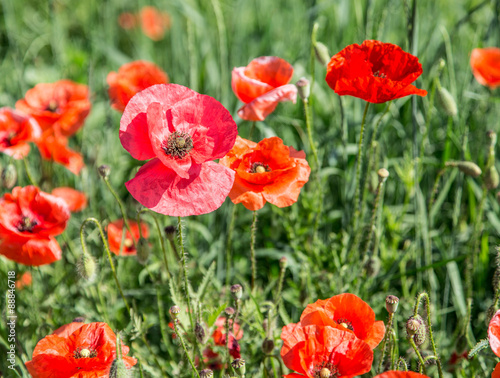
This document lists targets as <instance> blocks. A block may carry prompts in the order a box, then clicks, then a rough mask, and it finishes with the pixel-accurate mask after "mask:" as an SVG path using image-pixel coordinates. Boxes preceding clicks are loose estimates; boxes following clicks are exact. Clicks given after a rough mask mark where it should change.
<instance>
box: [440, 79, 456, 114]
mask: <svg viewBox="0 0 500 378" xmlns="http://www.w3.org/2000/svg"><path fill="white" fill-rule="evenodd" d="M437 100H438V103H439V105H440V106H441V107H442V108H443V110H444V112H445V113H446V114H448V115H449V116H450V117H455V116H456V115H457V114H458V109H457V103H456V102H455V99H454V98H453V96H452V95H451V93H450V92H448V90H447V89H446V88H443V87H441V86H439V87H438V89H437Z"/></svg>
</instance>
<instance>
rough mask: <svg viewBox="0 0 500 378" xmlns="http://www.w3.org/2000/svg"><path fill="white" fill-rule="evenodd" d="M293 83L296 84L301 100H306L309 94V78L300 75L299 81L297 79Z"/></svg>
mask: <svg viewBox="0 0 500 378" xmlns="http://www.w3.org/2000/svg"><path fill="white" fill-rule="evenodd" d="M295 85H296V86H297V92H298V93H299V96H300V98H301V99H302V100H303V101H307V99H308V98H309V95H310V94H311V85H310V83H309V80H307V79H306V78H305V77H302V78H301V79H300V80H299V81H297V83H295Z"/></svg>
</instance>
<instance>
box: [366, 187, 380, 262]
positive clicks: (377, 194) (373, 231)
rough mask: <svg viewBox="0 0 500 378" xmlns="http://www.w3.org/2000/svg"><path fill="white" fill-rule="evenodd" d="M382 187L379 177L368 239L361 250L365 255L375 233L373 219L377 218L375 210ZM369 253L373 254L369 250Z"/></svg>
mask: <svg viewBox="0 0 500 378" xmlns="http://www.w3.org/2000/svg"><path fill="white" fill-rule="evenodd" d="M383 187H384V181H382V180H380V179H379V182H378V185H377V192H376V194H375V204H374V205H373V211H372V217H371V220H370V228H369V234H368V240H367V241H366V244H365V248H364V251H363V256H366V255H367V253H368V251H369V250H370V247H371V246H372V244H373V238H374V235H375V219H376V218H377V210H378V204H379V202H380V197H381V193H382V191H383V190H382V189H383ZM370 254H373V253H372V252H370Z"/></svg>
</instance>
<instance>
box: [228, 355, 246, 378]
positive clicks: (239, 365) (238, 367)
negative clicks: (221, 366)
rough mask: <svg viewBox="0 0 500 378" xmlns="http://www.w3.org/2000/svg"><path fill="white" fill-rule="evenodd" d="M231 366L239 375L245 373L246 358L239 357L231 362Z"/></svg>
mask: <svg viewBox="0 0 500 378" xmlns="http://www.w3.org/2000/svg"><path fill="white" fill-rule="evenodd" d="M231 366H232V368H233V369H234V371H235V372H236V373H238V374H239V375H245V370H246V369H245V360H244V359H242V358H237V359H235V360H233V362H231Z"/></svg>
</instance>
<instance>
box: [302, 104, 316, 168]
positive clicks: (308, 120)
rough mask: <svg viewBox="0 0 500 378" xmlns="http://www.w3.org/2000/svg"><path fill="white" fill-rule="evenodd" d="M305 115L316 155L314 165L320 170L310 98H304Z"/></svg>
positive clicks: (314, 155)
mask: <svg viewBox="0 0 500 378" xmlns="http://www.w3.org/2000/svg"><path fill="white" fill-rule="evenodd" d="M303 102H304V115H305V117H306V128H307V137H308V138H309V144H310V146H311V152H312V154H313V157H314V167H315V169H316V170H319V159H318V152H317V151H316V145H315V144H314V140H313V135H312V125H311V123H312V122H311V112H310V110H309V100H308V99H304V101H303Z"/></svg>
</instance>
